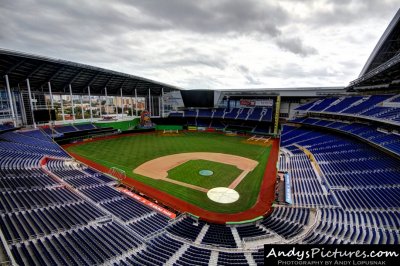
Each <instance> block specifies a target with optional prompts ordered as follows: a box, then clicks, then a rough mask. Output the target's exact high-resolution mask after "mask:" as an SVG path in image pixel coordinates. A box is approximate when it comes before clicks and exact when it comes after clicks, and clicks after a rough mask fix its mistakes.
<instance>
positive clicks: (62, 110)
mask: <svg viewBox="0 0 400 266" xmlns="http://www.w3.org/2000/svg"><path fill="white" fill-rule="evenodd" d="M60 103H61V115H62V120H63V124H64V123H65V118H64V115H65V114H64V103H63V97H62V94H60Z"/></svg>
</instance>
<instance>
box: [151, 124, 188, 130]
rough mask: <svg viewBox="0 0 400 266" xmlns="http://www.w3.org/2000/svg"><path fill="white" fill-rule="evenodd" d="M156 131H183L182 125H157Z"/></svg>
mask: <svg viewBox="0 0 400 266" xmlns="http://www.w3.org/2000/svg"><path fill="white" fill-rule="evenodd" d="M156 130H183V126H180V125H157V126H156Z"/></svg>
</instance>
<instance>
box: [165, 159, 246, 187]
mask: <svg viewBox="0 0 400 266" xmlns="http://www.w3.org/2000/svg"><path fill="white" fill-rule="evenodd" d="M200 170H211V171H213V172H214V173H213V175H211V176H202V175H200V173H199V172H200ZM241 173H242V170H240V169H239V168H237V167H236V166H233V165H229V164H223V163H217V162H212V161H207V160H191V161H188V162H186V163H183V164H181V165H179V166H177V167H175V168H173V169H171V170H169V171H168V178H170V179H174V180H178V181H181V182H185V183H188V184H192V185H195V186H199V187H203V188H208V189H211V188H215V187H228V186H229V185H230V184H231V183H232V182H233V180H235V179H236V177H238V176H239V175H240V174H241Z"/></svg>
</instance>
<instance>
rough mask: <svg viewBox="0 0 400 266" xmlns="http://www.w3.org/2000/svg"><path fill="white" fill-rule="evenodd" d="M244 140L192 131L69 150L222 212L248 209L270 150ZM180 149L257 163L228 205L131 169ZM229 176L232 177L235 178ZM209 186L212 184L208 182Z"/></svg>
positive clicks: (152, 135)
mask: <svg viewBox="0 0 400 266" xmlns="http://www.w3.org/2000/svg"><path fill="white" fill-rule="evenodd" d="M243 140H244V138H242V137H227V136H224V135H222V134H217V133H197V132H194V133H186V134H183V135H180V136H160V135H157V134H143V135H136V136H121V137H120V138H115V139H108V140H101V141H95V142H89V143H83V144H82V145H78V146H72V147H70V148H69V149H68V151H71V152H74V153H76V154H78V155H81V156H83V157H85V158H87V159H90V160H92V161H94V162H96V163H99V164H102V165H104V166H107V167H118V168H120V169H122V170H124V171H126V175H127V176H128V177H130V178H134V179H136V180H138V181H140V182H142V183H145V184H147V185H150V186H153V187H155V188H157V189H159V190H161V191H165V192H167V193H169V194H171V195H173V196H175V197H178V198H180V199H182V200H184V201H187V202H189V203H191V204H194V205H197V206H199V207H201V208H203V209H206V210H210V211H214V212H221V213H236V212H241V211H244V210H247V209H248V208H250V207H251V206H253V205H254V203H255V202H256V199H257V197H258V193H259V190H260V185H261V182H262V178H263V174H264V170H265V165H266V163H267V161H268V156H269V153H270V148H269V147H262V146H258V145H250V144H246V143H245V142H244V141H243ZM183 152H220V153H226V154H233V155H239V156H243V157H246V158H249V159H253V160H256V161H258V162H259V164H258V165H257V167H256V168H255V169H254V170H253V171H252V172H250V173H249V174H248V175H247V176H246V178H245V179H244V180H243V181H242V182H241V183H240V184H239V185H238V186H237V187H236V191H238V192H239V194H240V198H239V200H238V201H236V202H234V203H230V204H220V203H216V202H213V201H211V200H209V199H208V197H207V195H206V193H204V192H200V191H196V190H193V189H190V188H186V187H183V186H179V185H175V184H172V183H169V182H165V181H161V180H154V179H151V178H148V177H145V176H141V175H137V174H134V173H133V172H132V171H133V169H135V168H136V167H137V166H139V165H141V164H142V163H144V162H147V161H149V160H152V159H155V158H158V157H161V156H165V155H171V154H177V153H183ZM236 169H237V168H236ZM210 170H212V169H210ZM237 170H239V169H237ZM239 171H240V170H239ZM239 174H240V172H239ZM176 178H180V177H176ZM182 178H183V177H182ZM204 178H210V177H204ZM211 178H213V177H211ZM232 178H233V179H234V177H232ZM180 181H182V180H180ZM218 182H219V181H218ZM215 184H216V185H215V187H217V186H219V183H215ZM224 184H225V181H224ZM210 186H212V185H211V184H210ZM224 186H226V185H224Z"/></svg>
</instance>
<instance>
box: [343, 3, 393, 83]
mask: <svg viewBox="0 0 400 266" xmlns="http://www.w3.org/2000/svg"><path fill="white" fill-rule="evenodd" d="M399 88H400V9H399V10H398V11H397V13H396V15H395V16H394V18H393V19H392V21H391V22H390V24H389V26H388V27H387V29H386V30H385V32H384V33H383V35H382V37H381V38H380V40H379V41H378V43H377V45H376V46H375V48H374V50H373V51H372V53H371V55H370V56H369V58H368V60H367V63H366V64H365V66H364V68H363V69H362V71H361V73H360V76H359V77H358V78H357V79H355V80H353V81H352V82H350V84H349V86H347V87H346V89H347V90H348V91H363V90H383V89H384V90H398V89H399Z"/></svg>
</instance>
